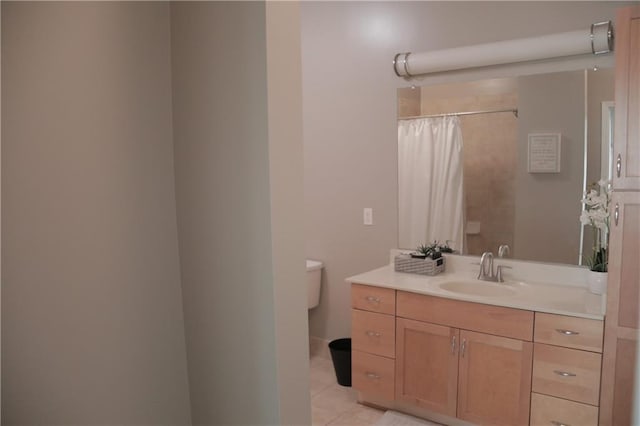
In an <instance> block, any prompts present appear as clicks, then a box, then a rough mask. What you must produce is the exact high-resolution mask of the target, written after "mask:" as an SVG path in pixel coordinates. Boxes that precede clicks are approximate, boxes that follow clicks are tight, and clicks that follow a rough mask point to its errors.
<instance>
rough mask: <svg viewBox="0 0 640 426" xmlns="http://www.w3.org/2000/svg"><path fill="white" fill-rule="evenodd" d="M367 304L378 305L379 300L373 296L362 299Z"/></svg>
mask: <svg viewBox="0 0 640 426" xmlns="http://www.w3.org/2000/svg"><path fill="white" fill-rule="evenodd" d="M364 299H365V300H366V301H367V302H371V303H380V299H379V298H377V297H375V296H367V297H365V298H364Z"/></svg>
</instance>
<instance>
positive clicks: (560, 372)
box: [553, 370, 576, 377]
mask: <svg viewBox="0 0 640 426" xmlns="http://www.w3.org/2000/svg"><path fill="white" fill-rule="evenodd" d="M553 372H554V373H555V374H557V375H558V376H562V377H576V375H575V374H574V373H570V372H568V371H562V370H553Z"/></svg>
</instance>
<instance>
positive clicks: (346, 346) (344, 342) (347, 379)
mask: <svg viewBox="0 0 640 426" xmlns="http://www.w3.org/2000/svg"><path fill="white" fill-rule="evenodd" d="M329 351H330V352H331V360H332V361H333V368H334V370H335V371H336V379H337V380H338V384H339V385H342V386H351V338H350V337H349V338H345V339H336V340H332V341H331V342H330V343H329Z"/></svg>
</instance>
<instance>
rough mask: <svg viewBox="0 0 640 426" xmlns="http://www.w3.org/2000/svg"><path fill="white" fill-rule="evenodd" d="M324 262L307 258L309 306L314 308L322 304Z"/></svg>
mask: <svg viewBox="0 0 640 426" xmlns="http://www.w3.org/2000/svg"><path fill="white" fill-rule="evenodd" d="M322 266H323V265H322V262H319V261H317V260H309V259H307V290H308V299H307V308H308V309H313V308H315V307H316V306H318V304H320V281H321V278H322Z"/></svg>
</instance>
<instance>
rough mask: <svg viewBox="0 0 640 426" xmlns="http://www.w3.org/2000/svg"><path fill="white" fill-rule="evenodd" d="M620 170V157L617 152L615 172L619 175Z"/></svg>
mask: <svg viewBox="0 0 640 426" xmlns="http://www.w3.org/2000/svg"><path fill="white" fill-rule="evenodd" d="M621 171H622V157H620V154H618V158H617V159H616V174H617V175H618V177H620V172H621Z"/></svg>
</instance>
